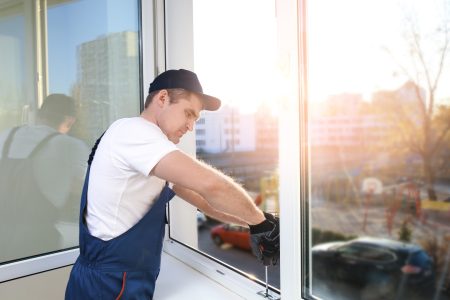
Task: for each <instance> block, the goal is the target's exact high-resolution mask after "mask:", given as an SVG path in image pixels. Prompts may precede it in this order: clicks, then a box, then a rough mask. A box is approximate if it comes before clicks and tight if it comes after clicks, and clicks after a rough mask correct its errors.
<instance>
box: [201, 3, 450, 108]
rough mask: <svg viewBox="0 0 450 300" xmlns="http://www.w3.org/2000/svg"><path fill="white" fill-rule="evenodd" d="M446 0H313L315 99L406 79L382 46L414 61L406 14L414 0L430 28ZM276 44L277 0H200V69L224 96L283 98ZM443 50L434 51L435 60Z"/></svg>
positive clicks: (237, 100) (242, 101) (245, 100)
mask: <svg viewBox="0 0 450 300" xmlns="http://www.w3.org/2000/svg"><path fill="white" fill-rule="evenodd" d="M439 1H441V0H365V1H362V0H340V1H336V0H311V1H308V9H309V11H308V13H309V15H308V38H309V40H308V42H309V49H308V55H309V57H308V58H309V96H310V97H309V99H310V100H311V101H320V100H324V99H326V98H327V97H328V96H329V95H332V94H339V93H344V92H349V93H361V94H363V96H364V97H365V99H370V95H371V93H372V92H374V91H376V90H379V89H395V88H398V87H399V86H401V84H402V83H404V82H405V81H406V80H407V78H406V77H405V76H404V75H403V74H402V72H401V71H400V69H399V67H398V65H397V64H396V63H395V61H394V59H393V57H392V56H390V55H389V54H388V53H387V52H386V51H385V50H383V47H387V48H388V49H390V50H391V51H392V52H393V54H394V55H395V57H396V59H398V60H399V61H401V62H402V64H405V65H410V61H411V60H410V59H409V56H408V55H405V53H404V49H405V48H404V39H403V38H402V33H403V29H404V28H405V27H404V25H405V16H406V15H407V14H408V12H410V11H412V10H411V7H412V6H413V7H414V8H415V9H414V11H415V12H416V16H417V18H418V20H420V23H417V24H419V25H420V30H421V31H422V32H429V31H430V28H434V27H432V26H436V22H435V21H436V20H438V19H440V16H439V13H441V14H442V12H443V10H442V9H439V10H437V11H436V10H434V6H433V3H434V2H439ZM444 1H447V2H449V0H444ZM427 45H430V43H429V44H427ZM276 47H277V36H276V19H275V1H274V0H227V1H218V0H215V1H212V0H194V49H195V70H196V72H198V74H199V77H200V79H201V81H202V83H203V85H204V89H205V90H206V92H209V93H211V94H214V95H217V96H218V97H220V98H221V99H222V100H223V102H225V103H232V104H235V105H237V106H238V107H240V108H242V109H243V110H244V111H251V109H252V107H255V106H256V105H257V104H258V103H260V102H262V101H268V102H272V106H276V105H275V103H274V102H275V101H276V86H275V85H274V84H273V82H274V81H275V79H274V78H275V75H276V73H277V68H276V66H277V62H276V58H277V57H276V55H277V54H276V50H277V49H276ZM425 50H429V49H427V47H425ZM448 56H449V59H448V61H450V53H449V55H448ZM436 57H437V55H436V52H435V51H434V52H433V51H432V52H429V57H428V59H430V65H433V62H435V61H433V59H434V60H435V59H436ZM447 70H449V71H450V65H448V66H447ZM448 73H449V72H446V73H444V77H443V78H442V81H441V85H440V92H441V93H440V94H441V96H444V97H449V96H450V90H449V88H450V85H447V84H445V82H448V81H449V77H448ZM447 86H448V87H447Z"/></svg>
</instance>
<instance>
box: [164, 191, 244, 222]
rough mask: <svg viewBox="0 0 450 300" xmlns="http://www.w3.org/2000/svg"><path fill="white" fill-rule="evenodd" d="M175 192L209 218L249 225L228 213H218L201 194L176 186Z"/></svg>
mask: <svg viewBox="0 0 450 300" xmlns="http://www.w3.org/2000/svg"><path fill="white" fill-rule="evenodd" d="M173 191H174V192H175V193H176V194H177V195H178V196H179V197H180V198H182V199H183V200H185V201H187V202H189V203H190V204H192V205H194V206H195V207H197V208H198V209H200V210H201V211H202V212H203V213H205V214H206V215H207V216H209V217H212V218H214V219H216V220H219V221H222V222H224V223H230V224H238V225H241V226H245V227H246V226H247V225H248V224H247V223H245V222H244V221H243V220H242V219H241V218H238V217H235V216H232V215H229V214H227V213H224V212H221V211H218V210H217V209H215V208H214V207H212V206H211V205H210V204H209V203H208V201H206V200H205V198H203V197H202V196H200V194H198V193H196V192H194V191H192V190H189V189H187V188H184V187H182V186H180V185H174V186H173Z"/></svg>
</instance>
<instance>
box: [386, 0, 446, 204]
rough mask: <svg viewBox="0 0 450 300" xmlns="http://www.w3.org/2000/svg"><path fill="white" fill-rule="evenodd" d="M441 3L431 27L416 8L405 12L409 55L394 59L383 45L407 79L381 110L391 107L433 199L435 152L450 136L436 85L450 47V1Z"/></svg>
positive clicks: (400, 140) (399, 137) (400, 137)
mask: <svg viewBox="0 0 450 300" xmlns="http://www.w3.org/2000/svg"><path fill="white" fill-rule="evenodd" d="M442 4H443V5H442V6H441V7H440V8H438V11H439V12H440V15H441V17H442V18H441V22H440V24H438V25H437V26H435V27H434V28H432V29H431V30H428V28H425V27H426V26H423V27H421V26H420V25H421V24H420V22H419V18H418V13H419V12H418V11H417V10H416V11H414V10H412V11H410V13H408V14H407V15H406V16H405V25H406V26H405V27H406V28H405V33H404V35H403V37H404V42H405V45H406V48H407V51H406V52H405V53H408V55H406V56H402V59H397V58H396V57H395V55H394V53H393V52H392V51H391V50H389V48H386V51H388V53H389V54H390V55H391V56H392V57H393V58H394V61H395V62H396V65H397V67H398V68H399V69H400V71H401V72H400V73H401V74H403V75H404V76H406V78H407V80H408V81H407V83H405V85H404V86H403V87H402V88H401V89H399V90H397V91H396V92H393V93H390V94H385V95H384V97H385V98H384V101H383V102H385V104H386V102H389V101H387V99H389V97H391V99H392V98H393V100H395V101H393V102H392V103H391V104H392V105H391V107H390V108H388V107H386V106H384V111H387V110H389V114H390V115H391V117H392V120H393V121H394V122H392V123H393V126H395V128H396V129H397V130H396V132H397V136H396V137H397V142H398V143H399V144H401V145H403V146H405V147H406V148H407V149H408V150H409V151H410V152H412V153H416V154H418V155H419V156H420V158H421V161H422V174H423V177H424V180H425V182H426V183H427V193H428V197H429V199H430V200H437V195H436V191H435V188H434V184H435V181H436V172H437V170H439V162H438V161H439V159H438V156H439V154H440V153H442V149H443V147H445V146H446V145H445V143H446V142H447V141H448V138H449V136H450V113H449V108H448V106H443V105H441V106H438V105H437V102H438V100H440V99H437V98H438V94H439V93H438V91H439V87H440V85H441V83H442V82H441V79H442V76H443V73H444V72H445V71H447V70H446V68H445V66H446V63H447V60H448V55H449V52H450V51H449V50H450V47H449V43H450V26H449V23H450V15H449V10H448V9H449V8H450V1H449V0H445V1H442ZM406 11H407V10H406ZM428 20H429V18H428ZM380 97H381V95H380V94H379V95H378V98H380ZM393 103H395V104H393ZM447 166H448V163H447Z"/></svg>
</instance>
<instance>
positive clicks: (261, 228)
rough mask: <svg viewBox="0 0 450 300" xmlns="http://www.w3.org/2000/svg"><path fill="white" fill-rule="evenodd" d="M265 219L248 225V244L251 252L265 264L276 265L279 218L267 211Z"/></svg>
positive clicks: (278, 255)
mask: <svg viewBox="0 0 450 300" xmlns="http://www.w3.org/2000/svg"><path fill="white" fill-rule="evenodd" d="M264 216H265V217H266V219H265V220H264V221H263V222H261V223H259V224H256V225H249V227H250V245H251V246H252V251H253V254H255V255H256V257H257V259H258V260H259V261H260V262H262V263H263V264H264V265H265V266H268V265H276V264H277V262H278V259H279V257H280V220H279V219H278V218H277V217H275V216H273V215H272V214H269V213H266V212H265V213H264Z"/></svg>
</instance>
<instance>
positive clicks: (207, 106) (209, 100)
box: [199, 94, 221, 111]
mask: <svg viewBox="0 0 450 300" xmlns="http://www.w3.org/2000/svg"><path fill="white" fill-rule="evenodd" d="M199 96H200V98H201V100H202V103H203V109H204V110H211V111H214V110H218V109H219V108H220V104H221V101H220V100H219V99H218V98H216V97H213V96H209V95H205V94H199Z"/></svg>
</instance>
